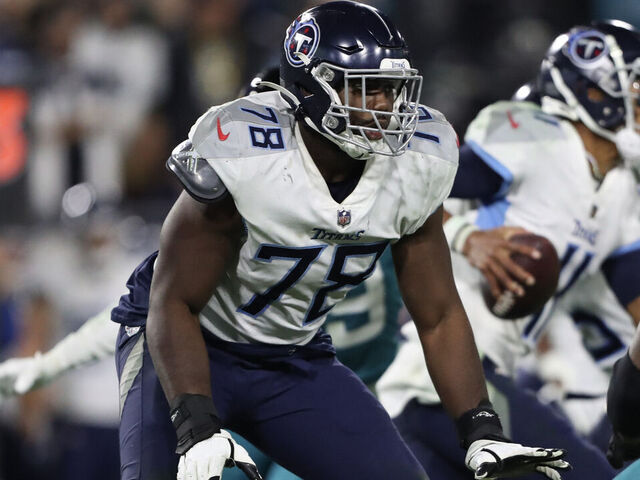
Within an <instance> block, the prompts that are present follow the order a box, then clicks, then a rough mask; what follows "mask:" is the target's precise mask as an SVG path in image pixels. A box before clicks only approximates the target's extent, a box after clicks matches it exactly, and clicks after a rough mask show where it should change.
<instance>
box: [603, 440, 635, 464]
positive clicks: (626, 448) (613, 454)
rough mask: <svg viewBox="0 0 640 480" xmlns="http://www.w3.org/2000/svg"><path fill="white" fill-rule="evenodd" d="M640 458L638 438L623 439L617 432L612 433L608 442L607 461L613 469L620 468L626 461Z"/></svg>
mask: <svg viewBox="0 0 640 480" xmlns="http://www.w3.org/2000/svg"><path fill="white" fill-rule="evenodd" d="M636 458H640V438H638V437H634V438H628V437H624V436H623V435H622V434H620V433H618V432H614V433H613V435H612V436H611V439H610V440H609V448H608V449H607V460H609V463H610V464H611V466H612V467H614V468H622V466H623V464H624V462H625V461H626V460H634V459H636Z"/></svg>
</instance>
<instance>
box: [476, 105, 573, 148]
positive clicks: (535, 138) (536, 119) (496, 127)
mask: <svg viewBox="0 0 640 480" xmlns="http://www.w3.org/2000/svg"><path fill="white" fill-rule="evenodd" d="M568 139H569V136H568V135H567V131H566V130H565V128H563V125H562V121H561V120H560V119H558V118H556V117H554V116H552V115H548V114H546V113H544V112H543V111H542V109H541V108H540V106H538V105H536V104H535V103H531V102H517V101H501V102H496V103H493V104H491V105H489V106H487V107H485V108H483V109H482V110H481V111H480V112H479V113H478V115H477V116H476V117H475V118H474V120H473V121H472V122H471V124H470V125H469V128H468V129H467V133H466V135H465V141H466V142H469V141H474V142H476V143H479V144H501V143H519V144H522V143H529V144H534V143H537V142H546V141H554V140H555V141H562V140H568Z"/></svg>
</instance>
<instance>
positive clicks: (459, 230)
mask: <svg viewBox="0 0 640 480" xmlns="http://www.w3.org/2000/svg"><path fill="white" fill-rule="evenodd" d="M442 229H443V230H444V234H445V236H446V237H447V243H448V244H449V248H450V249H451V250H452V251H454V252H458V253H462V249H463V248H464V244H465V243H466V242H467V238H469V235H471V234H472V233H473V232H475V231H477V230H479V229H478V227H477V226H476V225H474V224H473V223H471V222H469V221H468V220H467V219H466V218H465V217H463V216H461V215H453V216H452V217H450V218H449V220H447V221H446V222H444V225H443V226H442Z"/></svg>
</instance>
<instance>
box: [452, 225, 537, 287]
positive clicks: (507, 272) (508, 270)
mask: <svg viewBox="0 0 640 480" xmlns="http://www.w3.org/2000/svg"><path fill="white" fill-rule="evenodd" d="M525 232H526V230H524V229H523V228H520V227H499V228H494V229H491V230H477V231H475V232H473V233H471V234H470V235H469V238H467V241H466V242H465V244H464V247H463V249H462V253H463V255H464V256H465V257H467V260H469V263H471V265H473V266H474V267H476V268H477V269H478V270H480V271H481V272H482V274H483V275H484V276H485V278H486V279H487V283H488V284H489V287H490V289H491V294H492V295H493V296H494V297H495V298H498V297H499V296H500V295H501V293H502V292H503V291H504V290H505V289H506V290H511V291H512V292H513V293H514V294H516V295H518V296H522V295H524V289H523V288H522V285H533V283H534V282H535V279H534V278H533V277H532V276H531V274H529V273H528V272H527V271H526V270H525V269H524V268H522V267H520V266H519V265H518V264H516V263H515V262H514V261H513V260H511V257H510V255H511V254H512V253H522V254H524V255H529V256H531V257H533V258H539V257H540V252H538V251H537V250H536V249H534V248H532V247H529V246H526V245H520V244H517V243H513V242H509V238H511V237H512V236H514V235H517V234H519V233H525Z"/></svg>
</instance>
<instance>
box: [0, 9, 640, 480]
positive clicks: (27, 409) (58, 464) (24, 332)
mask: <svg viewBox="0 0 640 480" xmlns="http://www.w3.org/2000/svg"><path fill="white" fill-rule="evenodd" d="M317 3H318V2H307V1H302V0H300V1H296V0H287V1H286V0H82V1H79V0H77V1H73V0H0V360H3V359H6V358H8V357H13V356H24V355H32V354H33V353H34V352H36V351H38V350H46V349H48V348H50V347H51V346H52V345H53V344H54V343H55V342H56V341H57V340H59V339H60V338H62V337H63V336H64V335H65V334H66V333H68V332H70V331H72V330H74V329H76V328H77V327H78V326H80V325H81V324H82V323H83V322H84V321H85V320H86V319H87V318H89V317H90V316H91V315H93V314H95V313H97V312H98V311H100V310H101V309H103V308H105V307H107V306H108V305H109V304H110V303H112V302H114V301H115V300H116V299H117V298H118V296H119V295H120V294H121V293H122V292H123V289H124V284H125V281H126V279H127V277H128V275H129V274H130V273H131V271H132V269H133V267H134V266H135V265H136V264H137V263H138V262H139V261H140V260H141V259H142V258H143V257H144V256H145V255H146V254H147V253H149V252H150V251H152V250H153V249H154V248H155V246H156V244H157V238H158V231H159V224H160V222H161V221H162V219H163V218H164V216H165V214H166V212H167V211H168V209H169V207H170V206H171V204H172V202H173V200H174V199H175V198H176V196H177V194H178V193H179V188H178V186H177V183H176V182H174V181H173V179H172V178H171V176H170V175H169V174H168V173H167V172H166V170H165V167H164V163H165V160H166V158H167V156H168V155H169V153H170V151H171V149H172V148H173V146H175V145H176V144H177V143H179V142H180V141H182V140H184V139H185V138H186V135H187V132H188V129H189V127H190V126H191V124H192V123H193V122H194V121H195V120H196V118H197V117H198V116H199V115H200V114H201V113H203V112H204V111H205V110H206V109H207V108H208V107H209V106H211V105H214V104H218V103H222V102H226V101H228V100H231V99H232V98H234V97H235V96H236V95H237V94H238V92H239V91H240V90H241V88H242V87H243V86H244V85H245V84H246V83H247V82H248V81H249V80H250V79H251V78H252V77H253V75H254V74H255V73H256V72H258V71H260V70H262V69H263V68H264V67H266V66H269V65H272V64H275V63H276V62H277V61H278V59H279V48H280V47H281V44H282V39H283V35H284V31H285V29H286V27H287V26H288V24H289V23H290V21H291V20H292V19H293V18H294V17H295V16H296V15H297V14H298V13H300V12H301V11H303V10H305V9H306V8H308V7H309V6H311V5H313V4H317ZM367 3H370V4H373V5H375V6H377V7H379V8H381V9H382V10H383V11H385V12H387V13H388V15H389V16H390V17H391V18H392V19H393V20H394V21H395V23H396V24H397V25H398V27H399V29H400V30H401V31H402V32H403V33H404V35H405V37H406V39H407V41H408V43H409V45H410V47H411V50H412V53H413V62H414V63H415V64H416V65H417V66H418V67H419V68H420V70H421V73H422V74H423V75H424V86H423V92H422V102H423V103H425V104H427V105H430V106H433V107H435V108H437V109H439V110H441V111H442V112H444V113H445V115H446V116H447V117H448V119H449V120H450V121H451V123H452V124H453V126H454V127H455V129H456V131H457V132H458V134H459V135H460V136H461V137H462V136H463V135H464V132H465V130H466V127H467V125H468V123H469V122H470V121H471V119H472V118H473V116H474V115H475V113H476V112H477V111H478V110H479V109H480V108H482V107H483V106H485V105H487V104H488V103H491V102H493V101H496V100H498V99H507V98H509V97H510V96H511V95H512V94H513V93H514V92H515V90H516V89H517V88H518V87H519V86H520V85H522V84H523V83H525V82H527V81H528V80H530V79H531V78H533V77H534V75H535V74H536V72H537V69H538V66H539V63H540V60H541V58H542V55H543V54H544V52H545V50H546V48H547V47H548V46H549V44H550V42H551V40H552V39H553V38H554V37H555V36H556V35H557V34H559V33H561V32H563V31H565V30H567V29H568V28H569V27H571V26H572V25H575V24H580V23H585V22H589V21H590V20H591V19H604V18H618V19H622V20H625V21H628V22H630V23H632V24H634V25H636V26H638V25H640V1H638V0H615V1H612V0H563V1H557V0H536V1H530V0H395V1H394V0H381V1H373V0H372V1H370V2H367ZM117 398H118V397H117V384H116V378H115V370H114V367H113V361H112V360H108V361H105V362H102V363H101V364H98V365H96V366H94V367H91V368H90V369H83V370H82V371H78V372H77V373H74V374H72V375H69V376H67V377H65V378H64V379H63V380H62V381H60V382H56V383H55V384H54V385H53V386H51V387H48V388H47V389H44V390H41V391H38V392H35V393H32V394H29V395H26V396H25V397H23V398H21V399H19V400H13V401H8V402H7V401H5V402H3V403H2V404H1V405H0V480H15V479H30V480H39V479H40V478H47V479H48V480H57V479H71V480H75V479H92V480H95V479H103V478H104V479H105V480H107V479H116V478H118V459H117V430H116V429H117V419H118V418H117V417H118V411H117V405H118V400H117Z"/></svg>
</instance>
